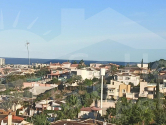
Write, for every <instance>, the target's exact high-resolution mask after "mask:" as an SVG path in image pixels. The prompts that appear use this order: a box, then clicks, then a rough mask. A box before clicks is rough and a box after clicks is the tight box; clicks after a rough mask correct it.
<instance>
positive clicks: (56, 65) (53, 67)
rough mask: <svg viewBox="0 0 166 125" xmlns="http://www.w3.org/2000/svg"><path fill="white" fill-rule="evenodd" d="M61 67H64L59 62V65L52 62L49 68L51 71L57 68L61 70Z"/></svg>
mask: <svg viewBox="0 0 166 125" xmlns="http://www.w3.org/2000/svg"><path fill="white" fill-rule="evenodd" d="M61 67H62V64H60V63H59V62H58V63H51V62H50V66H49V68H50V69H56V68H61Z"/></svg>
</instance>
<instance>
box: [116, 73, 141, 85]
mask: <svg viewBox="0 0 166 125" xmlns="http://www.w3.org/2000/svg"><path fill="white" fill-rule="evenodd" d="M115 79H116V80H117V81H119V82H123V83H125V84H126V85H128V84H129V83H130V82H131V83H133V84H134V86H137V85H138V84H139V83H140V76H139V75H134V74H130V73H119V74H117V75H116V77H115Z"/></svg>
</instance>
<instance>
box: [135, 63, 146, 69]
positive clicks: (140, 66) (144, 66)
mask: <svg viewBox="0 0 166 125" xmlns="http://www.w3.org/2000/svg"><path fill="white" fill-rule="evenodd" d="M137 66H138V67H139V68H144V69H148V64H143V67H142V64H137Z"/></svg>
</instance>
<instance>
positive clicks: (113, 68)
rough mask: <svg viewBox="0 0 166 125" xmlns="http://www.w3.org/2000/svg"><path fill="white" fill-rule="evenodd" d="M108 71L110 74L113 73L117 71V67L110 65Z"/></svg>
mask: <svg viewBox="0 0 166 125" xmlns="http://www.w3.org/2000/svg"><path fill="white" fill-rule="evenodd" d="M110 71H111V74H112V75H114V74H115V73H116V72H117V67H116V66H114V65H112V66H111V69H110Z"/></svg>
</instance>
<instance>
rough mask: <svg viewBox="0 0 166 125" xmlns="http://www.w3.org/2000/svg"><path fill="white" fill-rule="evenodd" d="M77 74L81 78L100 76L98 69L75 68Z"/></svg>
mask: <svg viewBox="0 0 166 125" xmlns="http://www.w3.org/2000/svg"><path fill="white" fill-rule="evenodd" d="M76 72H77V75H80V76H81V77H82V79H83V80H85V79H93V78H94V77H95V78H100V71H99V70H94V69H86V68H84V69H77V70H76Z"/></svg>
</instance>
